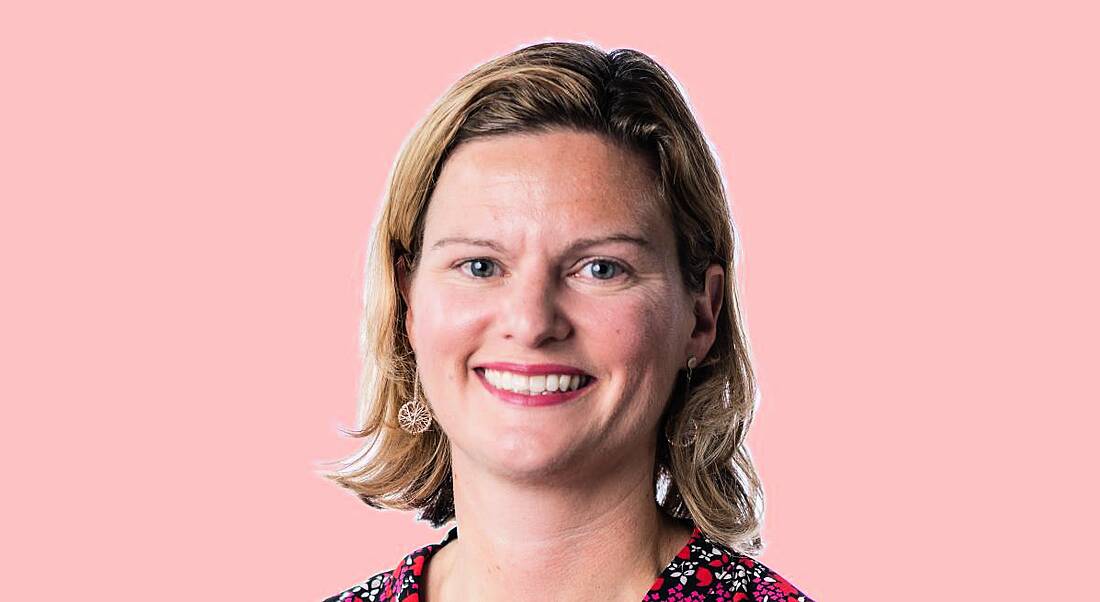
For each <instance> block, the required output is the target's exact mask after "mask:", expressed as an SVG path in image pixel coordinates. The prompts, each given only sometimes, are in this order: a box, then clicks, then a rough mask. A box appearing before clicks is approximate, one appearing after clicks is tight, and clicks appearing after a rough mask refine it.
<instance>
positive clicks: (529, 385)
mask: <svg viewBox="0 0 1100 602" xmlns="http://www.w3.org/2000/svg"><path fill="white" fill-rule="evenodd" d="M474 371H475V372H477V373H478V374H479V375H480V376H481V377H482V379H483V380H484V381H485V382H486V383H488V385H489V386H491V387H492V388H494V389H496V390H498V391H502V392H506V393H511V394H516V395H526V396H529V397H546V396H569V397H572V396H573V394H576V393H579V392H580V391H583V390H584V389H585V388H587V387H590V386H591V385H592V383H593V382H594V381H595V380H596V379H595V377H593V376H589V375H587V374H538V375H524V374H516V373H514V372H507V371H503V370H490V369H486V368H474Z"/></svg>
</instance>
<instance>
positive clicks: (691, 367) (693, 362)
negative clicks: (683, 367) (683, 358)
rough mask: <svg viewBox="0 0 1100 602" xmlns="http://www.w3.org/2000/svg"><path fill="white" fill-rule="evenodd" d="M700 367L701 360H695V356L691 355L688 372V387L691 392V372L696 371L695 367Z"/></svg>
mask: <svg viewBox="0 0 1100 602" xmlns="http://www.w3.org/2000/svg"><path fill="white" fill-rule="evenodd" d="M698 365H699V360H697V359H695V356H694V355H689V356H688V371H687V386H688V389H689V390H690V389H691V371H692V370H694V369H695V367H696V366H698Z"/></svg>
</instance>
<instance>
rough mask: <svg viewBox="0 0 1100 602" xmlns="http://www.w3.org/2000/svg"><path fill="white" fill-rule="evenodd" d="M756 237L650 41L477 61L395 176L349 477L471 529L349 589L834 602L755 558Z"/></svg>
mask: <svg viewBox="0 0 1100 602" xmlns="http://www.w3.org/2000/svg"><path fill="white" fill-rule="evenodd" d="M734 251H735V247H734V234H733V230H732V225H731V220H730V214H729V207H728V204H727V201H726V197H725V192H724V189H723V184H722V180H721V176H720V174H719V172H718V169H717V166H716V163H715V160H714V158H713V156H712V155H711V153H710V151H709V149H708V146H707V144H706V141H705V139H704V137H703V135H702V133H701V132H700V130H699V128H698V125H697V124H696V122H695V120H694V118H693V116H692V114H691V111H690V109H689V107H688V106H687V104H686V102H685V101H684V99H683V97H682V96H681V94H680V93H679V91H678V89H677V87H676V84H675V82H674V81H673V79H672V78H671V77H670V76H669V75H668V74H667V73H666V72H665V71H664V70H663V69H662V68H661V67H660V66H658V65H657V64H656V63H654V62H653V61H652V60H651V59H650V58H648V57H647V56H645V55H644V54H641V53H639V52H636V51H632V50H616V51H613V52H610V53H605V52H603V51H600V50H598V49H595V48H593V47H590V46H587V45H581V44H573V43H543V44H536V45H533V46H529V47H526V48H523V49H520V50H518V51H516V52H513V53H511V54H509V55H506V56H504V57H501V58H498V59H496V60H493V61H491V62H489V63H487V64H485V65H482V66H481V67H479V68H477V69H475V70H474V71H473V72H471V73H469V74H468V75H466V76H465V77H463V78H462V79H461V80H460V81H459V82H458V83H457V84H456V85H455V86H454V87H452V88H451V90H449V91H448V92H447V93H446V94H445V95H444V97H443V98H442V99H441V100H440V101H439V103H438V104H437V105H436V106H435V108H434V109H433V110H432V111H431V112H430V113H429V115H428V117H427V118H426V119H425V121H424V122H422V123H421V124H420V125H419V126H418V128H417V129H416V131H415V132H414V133H413V135H412V136H411V137H410V138H409V140H408V141H407V143H406V145H405V148H404V149H403V150H402V152H401V154H400V156H399V157H398V159H397V162H396V164H395V167H394V170H393V173H392V175H391V181H390V184H389V189H388V194H387V198H386V200H385V204H384V206H383V208H382V211H381V213H380V216H379V218H378V221H377V222H376V223H375V226H374V232H373V239H372V243H371V254H370V258H369V270H368V282H367V287H366V299H367V304H366V305H367V306H366V314H365V319H364V326H365V328H364V330H363V337H364V345H365V347H364V351H365V356H366V359H367V364H366V367H365V370H364V380H363V387H362V392H363V398H364V399H363V405H362V408H361V411H362V413H361V416H360V418H361V422H360V424H361V427H360V428H359V429H358V430H356V431H354V432H352V433H351V434H352V435H353V436H356V437H362V438H365V440H366V445H365V446H364V448H363V449H362V451H361V452H360V453H358V454H356V455H355V456H354V457H353V458H351V459H350V460H349V462H348V464H347V465H346V466H345V467H343V468H342V469H341V470H339V471H337V472H334V473H332V474H329V475H327V476H329V477H330V478H332V479H334V480H335V481H336V482H338V483H339V484H340V485H342V486H344V487H347V488H349V489H351V490H352V491H354V492H355V493H356V494H357V495H358V496H359V497H360V499H362V500H363V501H364V502H365V503H367V504H369V505H371V506H374V507H377V508H393V509H401V510H417V511H419V518H421V519H425V520H428V521H429V522H430V523H431V524H432V525H433V526H434V527H441V526H443V525H445V524H447V523H449V522H451V521H454V522H455V523H456V524H455V526H453V527H452V528H451V529H450V531H449V532H448V533H447V535H446V537H445V538H444V539H443V540H442V541H441V542H440V543H439V544H432V545H427V546H424V547H422V548H420V549H418V550H415V551H413V552H412V553H410V554H409V555H408V556H406V557H405V558H404V559H402V560H401V562H400V563H399V564H397V566H396V568H387V570H384V571H381V572H378V573H377V574H376V575H374V576H372V577H370V578H368V579H366V580H364V581H362V582H361V583H359V584H357V585H355V586H353V587H350V588H348V589H347V590H345V591H343V592H341V593H339V594H336V595H334V596H332V597H330V598H328V600H334V601H335V600H360V599H367V600H375V601H380V600H385V601H389V600H394V601H396V600H405V601H411V600H417V601H419V602H425V601H428V602H454V601H466V600H478V601H497V600H538V601H554V600H601V601H607V600H623V601H628V602H634V601H637V600H666V599H668V600H672V599H676V600H681V599H690V600H784V601H786V600H801V601H810V598H809V597H808V596H806V595H805V594H803V593H802V592H800V591H799V590H798V589H797V588H795V587H794V586H792V585H791V584H790V583H788V582H787V581H785V580H784V579H782V578H781V577H780V576H779V575H777V574H776V573H774V572H772V571H771V570H769V569H768V568H767V567H765V566H764V565H762V564H760V563H758V562H756V561H755V560H754V559H752V558H751V557H750V556H748V554H752V553H756V552H759V550H760V549H761V547H762V543H761V538H760V536H759V531H760V524H761V519H762V508H763V499H762V488H761V485H760V481H759V479H758V477H757V474H756V471H755V468H754V466H753V463H752V460H751V458H750V456H749V452H748V450H747V448H746V447H745V436H746V433H747V431H748V428H749V425H750V424H751V422H752V417H753V411H754V403H755V394H756V387H755V381H754V378H753V373H752V369H751V366H750V363H749V351H748V341H747V339H746V337H745V334H744V331H743V326H742V324H741V316H740V310H739V308H738V302H737V291H736V288H735V286H734V279H733V277H732V276H733V261H734ZM459 526H461V534H460V531H459Z"/></svg>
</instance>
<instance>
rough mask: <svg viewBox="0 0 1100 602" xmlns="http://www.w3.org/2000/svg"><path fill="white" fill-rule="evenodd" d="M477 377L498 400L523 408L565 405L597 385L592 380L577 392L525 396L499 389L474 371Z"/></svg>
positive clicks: (480, 373)
mask: <svg viewBox="0 0 1100 602" xmlns="http://www.w3.org/2000/svg"><path fill="white" fill-rule="evenodd" d="M474 372H475V373H476V374H477V377H478V378H479V379H481V384H483V385H485V388H486V389H488V390H489V392H490V393H492V394H493V395H495V396H496V397H497V399H500V400H502V401H507V402H508V403H512V404H515V405H521V406H552V405H557V404H559V403H565V402H567V401H570V400H573V399H576V398H577V397H580V396H581V395H584V394H585V393H587V392H588V390H589V389H591V388H592V385H594V384H595V383H596V380H595V379H590V380H589V382H588V384H587V385H585V386H583V387H581V388H579V389H577V390H575V391H558V392H556V393H540V394H539V395H524V394H523V393H516V392H515V391H506V390H504V389H498V388H496V387H494V386H493V385H492V383H490V382H489V380H488V379H486V378H485V373H484V371H482V370H474Z"/></svg>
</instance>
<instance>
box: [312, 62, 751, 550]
mask: <svg viewBox="0 0 1100 602" xmlns="http://www.w3.org/2000/svg"><path fill="white" fill-rule="evenodd" d="M554 128H572V129H576V130H581V131H586V132H596V133H600V134H602V135H604V136H606V137H607V138H608V139H609V140H612V141H614V142H617V143H619V144H622V145H624V146H625V147H627V148H630V149H635V150H637V151H639V152H640V153H641V154H642V156H644V157H646V158H647V159H649V161H650V163H651V165H652V167H653V168H654V172H655V174H656V175H657V178H656V185H657V192H658V198H659V199H661V201H662V202H663V203H664V204H665V206H666V208H667V210H668V211H669V212H670V213H669V214H670V215H672V216H673V217H674V219H673V220H672V226H673V229H674V231H675V233H676V241H677V252H678V255H679V263H680V268H681V273H682V274H683V279H684V283H685V285H686V286H687V287H688V289H689V290H691V291H694V292H700V291H701V290H702V289H703V282H702V276H703V274H704V272H705V271H706V270H707V268H708V267H709V266H710V265H711V264H714V263H717V264H719V265H721V266H722V267H723V268H724V269H725V273H726V275H727V277H726V278H725V283H726V290H725V293H724V299H725V302H724V303H723V304H722V307H721V313H720V316H719V319H718V323H717V336H716V338H715V341H714V345H713V346H712V348H711V350H710V352H709V353H708V355H707V357H706V358H705V360H704V361H702V362H700V363H699V365H698V366H697V367H696V368H695V369H694V370H693V373H692V378H691V387H690V391H688V392H685V385H684V381H685V379H682V378H681V379H677V385H676V386H675V388H674V390H673V391H672V394H671V396H670V399H669V402H668V406H667V409H666V410H665V412H664V414H663V415H662V417H661V425H660V426H661V429H662V431H661V432H663V433H664V434H665V436H664V437H658V442H657V463H656V467H655V471H654V495H655V499H656V500H657V503H658V505H659V507H660V508H661V509H662V510H663V511H664V512H665V513H666V514H668V515H670V516H672V517H674V518H678V519H690V520H692V521H693V522H694V523H695V524H696V525H697V526H698V527H699V528H700V530H702V531H703V532H704V533H706V534H707V535H708V536H709V537H711V538H713V539H715V540H716V541H720V542H723V543H725V544H726V545H729V546H730V547H732V548H733V549H735V550H737V551H739V552H741V553H744V554H752V553H758V552H759V551H760V550H762V548H763V542H762V539H761V537H760V529H761V525H762V521H763V510H764V508H763V506H764V495H763V487H762V485H761V483H760V479H759V477H758V475H757V472H756V468H755V466H754V464H753V461H752V458H751V456H750V454H749V450H748V448H747V446H746V441H745V438H746V435H747V433H748V429H749V426H750V425H751V424H752V421H753V416H754V413H755V410H756V401H757V386H756V380H755V377H754V375H753V370H752V366H751V363H750V350H749V344H748V337H747V335H746V332H745V326H744V323H743V319H742V311H741V308H740V304H739V299H738V294H737V290H738V286H737V283H736V280H735V278H734V277H733V274H734V265H735V257H734V253H735V250H736V251H739V248H737V247H735V237H736V234H735V232H734V229H733V223H732V218H731V216H730V210H729V205H728V202H727V199H726V193H725V189H724V185H723V182H722V178H721V175H720V173H719V170H718V165H717V162H716V159H715V157H714V155H713V152H712V151H711V149H710V147H709V145H708V143H707V141H706V139H705V138H704V136H703V133H702V131H701V130H700V128H699V126H698V124H697V123H696V120H695V118H694V116H693V115H692V112H691V109H690V108H689V106H688V104H687V101H686V100H685V98H684V96H683V95H682V94H681V92H680V90H679V88H678V86H677V84H676V82H675V80H674V79H673V78H672V76H671V75H670V74H669V73H668V72H667V71H665V70H664V69H663V68H662V67H661V66H660V65H658V64H657V63H656V62H655V61H654V60H653V59H651V58H650V57H648V56H646V55H645V54H643V53H641V52H638V51H635V50H629V49H619V50H613V51H610V52H605V51H602V50H600V49H598V48H595V47H593V46H589V45H586V44H578V43H572V42H546V43H539V44H534V45H531V46H527V47H524V48H521V49H519V50H516V51H514V52H512V53H510V54H507V55H505V56H501V57H499V58H496V59H494V60H491V61H489V62H487V63H485V64H483V65H481V66H479V67H477V68H476V69H474V70H473V71H471V72H470V73H468V74H467V75H465V76H464V77H462V78H461V79H460V80H459V81H458V82H456V83H455V84H454V85H453V86H452V87H451V89H450V90H448V91H447V92H446V93H445V94H444V95H443V96H442V97H441V98H440V99H439V100H438V101H437V103H436V104H435V106H434V107H433V108H432V109H431V111H430V112H429V113H428V115H427V116H426V117H425V118H424V119H423V120H422V121H421V122H420V123H419V124H418V125H417V127H416V129H415V130H414V131H413V132H412V134H411V135H410V137H409V138H408V139H407V140H406V142H405V144H404V146H403V148H402V149H401V152H400V154H399V155H398V157H397V160H396V162H395V164H394V167H393V171H392V172H391V174H390V180H389V184H388V189H387V193H386V197H385V200H384V204H383V206H382V210H381V211H380V212H379V214H378V216H377V218H376V220H375V223H374V225H373V230H372V235H371V241H370V249H369V255H368V258H367V265H366V274H365V289H364V310H365V311H364V313H363V316H362V322H361V326H360V345H361V353H362V355H363V360H364V365H363V371H362V378H361V381H360V389H359V399H360V407H359V416H358V423H359V428H357V429H355V430H350V431H348V430H345V431H344V432H345V434H347V435H349V436H351V437H356V438H363V439H365V442H364V445H363V447H362V448H361V449H360V450H359V451H358V452H357V453H355V454H353V455H352V456H351V457H349V458H346V459H344V460H342V461H341V462H342V464H343V465H342V466H341V467H340V468H339V469H338V470H336V471H334V472H326V473H324V476H325V477H327V478H329V479H332V480H334V481H336V482H337V483H338V484H340V485H341V486H343V487H346V488H348V489H350V490H352V491H353V492H355V494H356V495H357V496H358V497H359V499H361V500H362V501H363V502H364V503H366V504H368V505H370V506H372V507H375V508H389V509H397V510H418V511H419V515H418V518H419V519H420V520H428V521H429V522H430V524H431V525H432V526H433V527H441V526H443V525H444V524H446V523H447V522H449V521H451V520H453V519H454V516H455V512H454V491H453V489H452V481H451V457H450V447H449V443H448V440H447V436H446V435H445V434H444V433H443V432H442V430H440V429H439V427H438V425H437V424H433V425H432V427H431V428H430V429H429V430H427V431H425V432H423V433H421V434H419V435H411V434H409V433H407V432H405V431H403V430H402V429H401V428H400V427H399V426H398V423H397V412H398V409H399V408H400V407H401V405H402V404H404V403H405V402H406V401H408V400H410V399H411V398H412V396H413V387H414V386H416V385H415V383H414V382H413V380H414V378H413V374H414V373H415V372H414V368H415V359H414V357H413V354H412V348H411V346H410V344H409V340H408V338H407V335H406V332H405V327H404V317H405V311H406V305H405V300H404V299H403V298H402V296H401V294H400V292H399V288H398V287H399V283H398V279H397V270H398V263H399V262H401V261H406V262H408V265H409V266H415V264H416V262H417V258H418V257H419V253H420V245H421V244H422V238H423V227H424V224H423V220H424V214H425V210H426V208H427V204H428V201H429V199H430V197H431V194H432V190H433V187H434V185H435V182H436V181H437V178H438V176H439V173H440V169H441V168H442V166H443V163H444V162H445V161H446V159H447V157H448V155H449V154H450V152H451V151H453V150H454V148H455V147H456V146H458V145H459V144H461V143H462V142H464V141H466V140H470V139H474V138H481V137H486V136H494V135H500V134H508V133H517V132H539V131H547V130H550V129H554ZM421 398H423V395H422V394H421ZM670 441H672V442H676V443H675V444H670Z"/></svg>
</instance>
